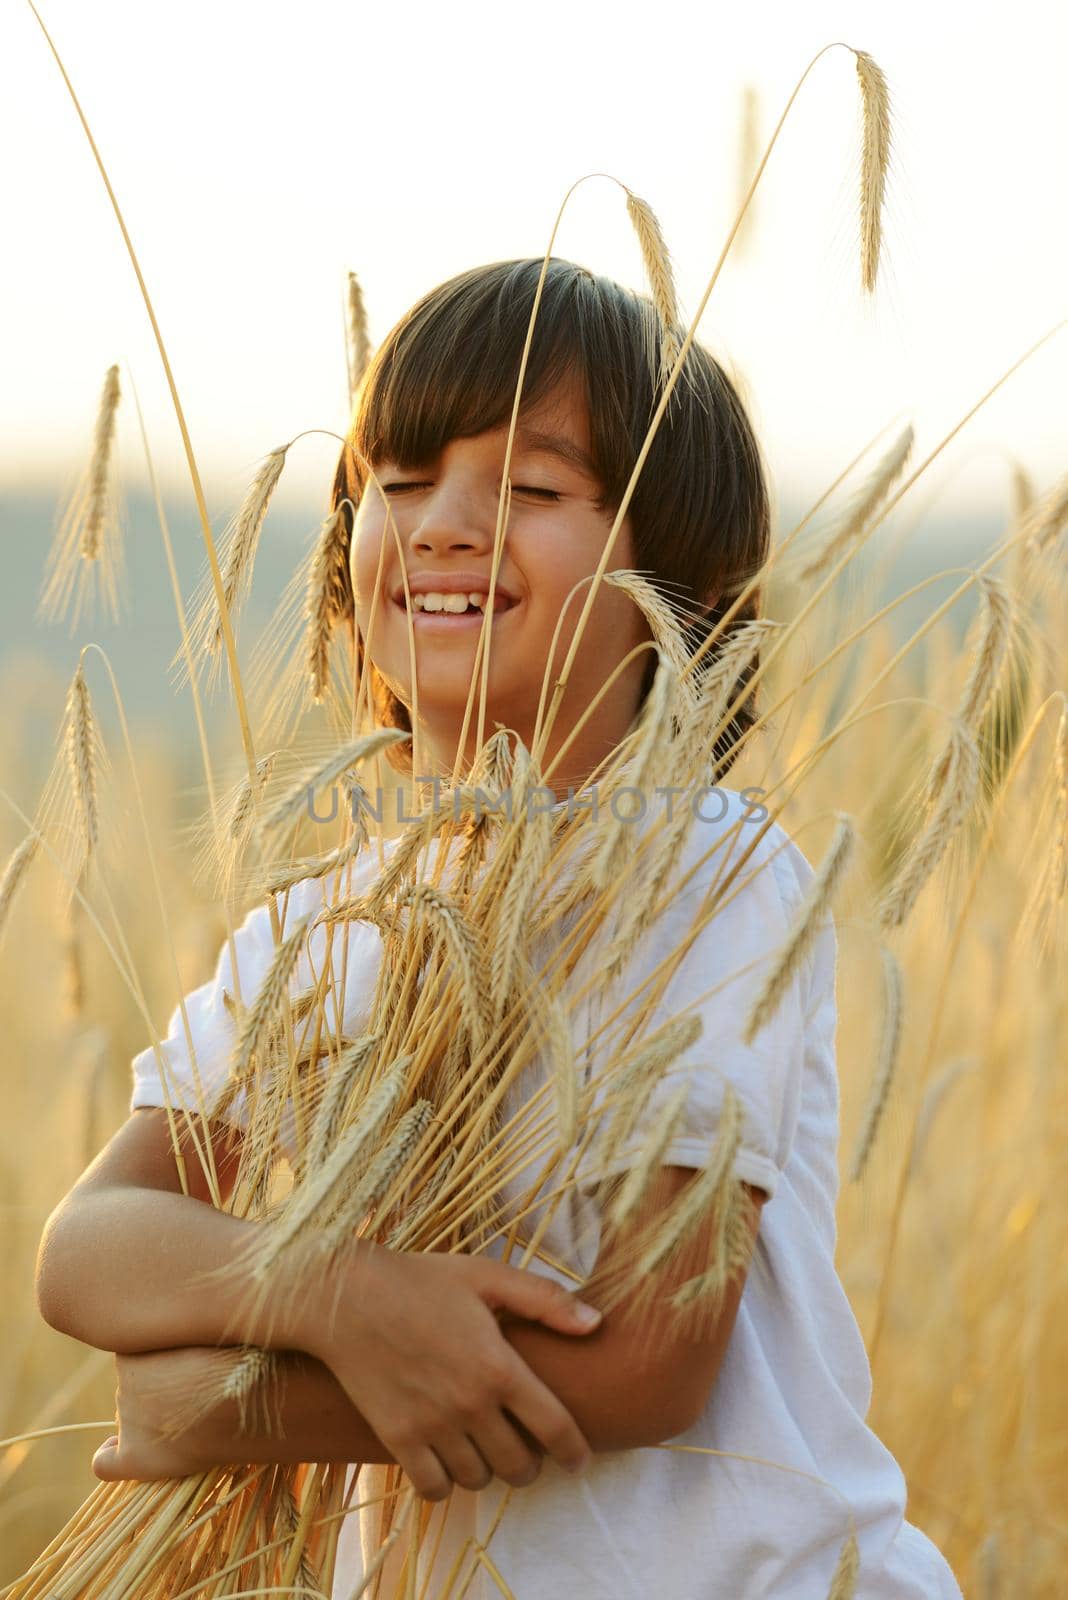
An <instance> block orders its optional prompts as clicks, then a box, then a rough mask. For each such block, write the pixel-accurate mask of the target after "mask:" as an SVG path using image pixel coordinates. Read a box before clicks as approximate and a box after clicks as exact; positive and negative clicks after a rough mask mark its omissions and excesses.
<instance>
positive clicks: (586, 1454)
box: [501, 1357, 593, 1472]
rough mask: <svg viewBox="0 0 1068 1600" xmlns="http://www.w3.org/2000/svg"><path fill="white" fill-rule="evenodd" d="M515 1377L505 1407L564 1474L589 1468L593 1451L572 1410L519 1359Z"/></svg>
mask: <svg viewBox="0 0 1068 1600" xmlns="http://www.w3.org/2000/svg"><path fill="white" fill-rule="evenodd" d="M514 1374H515V1375H514V1378H513V1380H512V1383H511V1384H510V1385H509V1388H508V1391H507V1392H506V1393H505V1394H504V1396H503V1397H502V1401H501V1403H502V1405H505V1406H507V1409H508V1410H509V1411H510V1412H512V1413H513V1414H514V1416H515V1418H516V1420H517V1422H520V1423H521V1424H522V1425H523V1427H525V1428H528V1429H529V1430H530V1432H531V1433H532V1434H533V1435H534V1438H535V1439H536V1440H537V1441H538V1443H539V1444H541V1445H542V1446H544V1448H545V1450H546V1451H547V1452H548V1454H549V1455H550V1456H552V1458H553V1460H554V1461H555V1462H556V1463H557V1465H558V1466H561V1467H563V1468H564V1470H565V1472H581V1471H582V1470H583V1468H584V1467H587V1466H588V1465H589V1463H590V1460H591V1459H592V1456H593V1452H592V1450H591V1449H590V1447H589V1444H588V1442H587V1440H586V1437H585V1435H584V1434H583V1432H582V1430H581V1428H580V1427H579V1425H578V1423H577V1422H576V1421H575V1419H574V1417H573V1416H572V1415H571V1413H570V1411H569V1410H568V1409H567V1407H566V1406H565V1405H564V1404H563V1403H562V1402H561V1401H560V1400H558V1399H557V1397H556V1395H555V1394H553V1392H552V1390H551V1389H550V1388H549V1386H548V1385H547V1384H544V1383H542V1381H541V1379H540V1378H538V1377H535V1375H534V1373H533V1372H532V1371H531V1369H530V1368H529V1367H528V1366H527V1364H526V1362H525V1361H522V1360H520V1359H519V1358H518V1357H517V1358H516V1365H515V1368H514Z"/></svg>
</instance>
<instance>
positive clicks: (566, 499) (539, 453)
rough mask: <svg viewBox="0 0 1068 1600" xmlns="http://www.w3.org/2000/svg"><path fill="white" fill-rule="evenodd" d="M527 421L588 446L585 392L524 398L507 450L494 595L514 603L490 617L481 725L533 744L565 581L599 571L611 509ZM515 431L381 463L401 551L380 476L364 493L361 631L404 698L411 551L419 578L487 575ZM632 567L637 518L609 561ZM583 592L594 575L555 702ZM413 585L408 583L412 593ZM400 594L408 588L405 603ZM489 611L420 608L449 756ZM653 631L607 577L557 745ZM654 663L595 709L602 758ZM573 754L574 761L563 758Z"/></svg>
mask: <svg viewBox="0 0 1068 1600" xmlns="http://www.w3.org/2000/svg"><path fill="white" fill-rule="evenodd" d="M524 430H540V431H542V432H545V433H551V434H554V435H557V436H558V437H559V438H561V439H563V440H564V441H566V443H567V445H569V446H570V447H573V448H576V449H577V450H578V451H581V452H583V453H584V454H588V453H589V447H590V438H589V420H588V415H587V408H586V404H585V398H584V395H583V394H582V391H581V389H579V388H578V387H577V386H571V385H569V386H566V387H565V386H561V387H559V388H558V389H556V390H554V391H553V392H552V394H551V395H550V396H549V397H548V398H547V399H546V400H545V401H543V402H542V403H541V404H540V405H539V406H538V407H536V408H534V407H531V408H530V409H529V410H526V409H524V410H523V411H522V412H521V413H520V417H519V422H518V424H517V429H516V438H515V441H514V444H513V449H512V458H511V463H510V473H509V475H510V477H511V481H512V501H511V514H510V518H509V524H508V527H507V529H506V530H505V534H504V539H503V545H502V550H501V559H500V564H499V567H498V570H497V592H498V595H500V594H501V592H502V591H503V593H504V594H505V595H507V596H510V597H512V601H513V603H512V604H511V605H510V606H508V608H507V609H506V610H497V611H496V612H495V615H494V617H493V620H492V630H491V640H490V670H489V685H488V702H487V709H486V723H485V732H486V734H487V735H488V734H489V733H491V732H492V731H493V723H494V722H501V723H503V724H505V725H506V726H507V727H510V728H514V729H515V730H516V731H517V732H518V733H519V734H520V736H521V737H522V738H523V739H524V742H527V743H529V741H530V739H531V737H532V735H533V729H534V722H535V718H536V714H537V708H538V697H539V692H540V688H541V680H542V673H543V671H544V670H545V665H546V662H547V660H548V658H549V654H550V650H551V648H552V639H553V630H554V628H555V627H556V625H557V622H558V619H559V618H560V616H561V613H562V611H563V608H564V606H565V603H566V602H567V598H568V592H569V590H570V589H571V588H572V586H573V585H574V584H575V583H576V582H577V581H578V580H579V579H581V578H584V577H589V576H590V575H591V574H592V573H593V572H594V571H595V570H596V568H597V564H598V562H599V560H600V558H601V554H602V552H603V550H604V547H605V543H606V540H607V536H608V532H609V529H610V528H611V525H612V519H611V517H610V516H609V515H608V514H607V513H604V512H601V511H599V510H598V509H597V506H596V505H595V503H594V502H595V500H596V498H597V496H598V494H599V492H601V486H600V484H599V483H598V482H597V481H596V479H595V478H594V477H593V476H592V475H591V473H592V469H591V471H587V470H585V469H584V468H583V467H582V466H581V464H580V463H578V462H575V461H568V460H563V459H561V458H560V457H559V456H557V455H554V454H552V453H549V452H548V451H546V449H545V446H544V443H542V445H541V447H540V448H538V447H535V443H534V441H533V440H531V439H530V437H529V433H525V431H524ZM507 439H508V428H507V425H506V424H505V425H503V426H501V427H500V428H496V429H493V430H491V431H489V432H487V433H482V434H478V435H476V436H475V437H472V438H457V439H452V440H450V441H449V442H448V443H447V444H446V446H445V447H444V449H443V450H442V452H441V455H440V457H439V459H438V460H437V461H428V462H424V463H422V464H421V465H420V466H419V468H418V469H415V470H411V471H402V470H401V469H399V468H398V467H397V466H396V464H395V463H392V462H390V461H389V460H387V459H384V460H382V461H381V462H380V463H378V464H377V465H376V467H375V472H376V474H377V476H378V480H379V482H380V483H381V485H382V494H384V495H385V496H386V498H387V499H388V500H389V502H390V506H391V509H392V512H393V517H394V519H395V521H396V525H397V532H398V536H399V541H400V551H399V552H398V549H397V541H396V540H395V539H394V537H393V535H392V533H391V532H390V531H389V529H388V528H387V526H386V516H385V507H384V504H383V499H382V494H380V493H379V492H378V490H377V489H376V488H375V487H374V485H373V484H372V483H370V482H368V486H367V489H366V491H365V493H364V495H363V499H362V500H361V502H360V505H359V508H358V511H357V515H356V522H355V528H354V533H353V540H352V553H351V572H352V586H353V594H354V596H355V601H356V623H357V626H358V627H359V630H360V634H361V637H362V638H363V639H364V640H365V641H368V652H369V654H370V657H371V659H372V661H373V662H374V664H375V666H376V667H377V668H378V670H379V672H381V673H382V674H383V676H384V677H385V678H386V680H387V681H388V683H389V684H390V686H391V687H392V688H393V690H394V692H395V693H397V694H398V695H399V696H400V698H401V699H402V700H403V701H404V702H405V704H406V705H408V706H409V707H410V706H411V703H412V694H411V681H410V678H411V675H410V670H409V651H408V623H407V617H406V615H405V602H404V590H403V581H402V566H401V561H402V557H403V564H404V569H405V570H406V572H407V576H408V582H409V586H410V587H411V586H412V585H413V580H415V579H416V578H417V577H418V576H422V577H424V578H425V577H428V576H429V577H430V578H431V579H434V578H445V577H448V576H449V575H459V574H461V573H462V574H474V575H476V576H480V577H481V578H483V579H484V580H485V585H484V586H488V581H489V576H490V571H491V568H492V564H493V536H494V530H495V527H496V521H497V502H498V497H499V495H500V491H501V471H502V467H503V465H504V452H505V445H506V443H507ZM383 541H385V552H384V555H383V558H382V575H381V582H380V589H379V598H378V606H377V611H376V615H375V622H374V633H373V637H369V628H370V615H371V601H372V596H373V593H374V585H375V578H376V574H377V572H378V564H379V554H380V551H381V548H382V544H383ZM633 564H634V549H633V541H632V530H631V524H630V517H629V515H628V516H627V517H625V518H624V520H623V523H622V525H621V527H620V529H619V531H618V533H617V535H616V538H615V541H614V543H613V546H612V551H611V554H610V555H609V558H608V562H607V567H606V570H608V571H611V570H612V569H613V568H615V567H631V566H633ZM588 592H589V585H588V584H586V585H584V586H582V587H581V588H580V589H579V590H578V591H577V592H576V594H575V595H574V596H573V597H572V599H571V602H570V605H569V606H568V609H567V614H566V617H565V618H564V621H563V622H562V624H561V629H560V639H559V641H558V644H557V648H556V653H555V655H554V657H553V667H554V671H553V679H552V680H551V681H550V683H549V688H548V691H547V694H546V705H548V702H549V698H550V697H551V691H552V682H553V681H554V680H555V677H556V676H557V675H558V673H559V670H560V668H561V667H562V665H563V662H564V659H565V656H566V652H567V649H568V646H569V644H570V642H571V638H572V635H573V632H574V627H575V624H576V622H577V620H578V617H579V613H580V611H581V609H582V606H583V604H584V601H585V598H586V595H587V594H588ZM414 594H415V588H414V587H413V601H414ZM395 595H399V601H400V603H399V604H398V603H397V602H396V600H395V599H394V596H395ZM502 604H503V601H502ZM481 621H482V614H481V612H479V611H472V612H471V613H470V614H469V615H468V616H467V617H463V618H459V619H457V618H455V617H451V616H448V615H446V614H442V613H438V614H437V615H434V614H424V613H422V612H420V611H418V610H416V611H414V612H413V627H414V632H415V659H416V672H417V680H418V689H419V718H420V722H421V724H423V726H424V727H425V729H426V730H427V732H428V733H429V735H430V737H431V741H432V743H439V742H440V744H441V745H442V747H444V745H445V744H446V743H447V742H448V739H449V736H450V734H451V737H452V746H451V749H450V751H449V756H450V759H451V755H452V754H453V753H454V751H455V740H456V738H457V737H458V735H459V730H460V725H461V722H462V718H463V712H464V706H465V704H466V702H467V695H468V689H469V686H470V682H471V675H472V669H473V666H474V661H475V650H476V646H477V643H478V635H479V629H480V626H481ZM649 637H650V635H649V632H648V629H647V628H646V626H645V622H644V618H643V617H642V616H641V613H640V612H639V611H638V610H637V608H636V607H635V606H634V604H633V602H632V601H630V600H628V599H627V597H626V596H625V595H624V594H623V593H622V592H621V591H620V590H618V589H616V588H614V587H613V586H612V585H609V584H605V583H602V584H601V585H600V586H599V588H598V591H597V595H596V598H595V600H594V603H593V607H592V610H591V612H590V616H589V618H588V620H587V623H586V626H585V628H584V630H583V637H582V642H581V645H580V647H579V650H578V654H577V656H576V658H575V662H574V664H573V667H572V670H571V673H570V675H569V686H568V690H567V693H566V694H565V696H564V699H563V701H562V703H561V706H560V710H559V712H558V714H557V719H556V723H555V724H554V735H553V738H552V740H551V743H550V746H549V748H550V750H552V749H553V748H554V747H555V746H556V744H557V743H558V731H559V730H562V729H563V728H569V727H570V726H571V725H572V724H573V722H574V721H575V720H577V717H578V716H579V715H580V714H581V712H582V711H583V710H584V709H585V707H586V706H587V705H588V704H589V702H590V700H591V699H592V697H593V695H594V694H595V692H596V691H597V690H598V689H599V688H600V687H601V685H602V684H603V683H604V682H605V680H606V679H607V677H608V675H609V673H610V672H611V670H612V668H613V667H614V666H615V665H616V664H617V662H619V661H621V660H622V659H623V657H624V656H625V655H626V654H627V652H628V651H629V650H631V649H632V648H633V646H634V645H635V644H637V643H638V642H639V641H641V640H642V639H648V638H649ZM647 660H648V654H647V652H642V654H641V655H640V656H639V657H638V658H637V659H636V660H635V661H634V662H633V663H631V665H630V667H629V668H628V669H627V671H626V672H625V673H624V674H621V675H620V679H619V680H618V683H617V685H616V686H615V687H614V688H613V690H612V691H611V693H610V695H608V696H606V703H605V705H604V707H603V709H602V710H601V711H599V712H598V714H597V718H596V732H595V735H594V737H593V739H592V740H585V741H584V747H585V750H586V753H590V752H591V751H592V753H593V754H594V756H595V758H596V759H599V758H600V755H601V754H603V753H604V750H603V749H602V748H601V745H602V743H603V742H604V741H607V742H608V743H609V744H611V743H614V742H616V741H617V740H618V739H619V738H621V737H622V735H623V734H624V733H625V732H626V730H627V728H628V726H629V725H630V721H631V719H632V718H633V715H634V712H635V709H636V707H637V701H638V693H639V690H640V683H641V678H642V674H643V672H644V670H645V667H646V664H647ZM480 671H481V669H480ZM477 696H478V689H477V687H476V690H475V698H474V700H473V708H472V714H471V724H470V729H469V738H470V734H471V733H473V731H474V729H475V726H476V723H477V707H478V699H477ZM592 731H593V730H592V729H591V732H592ZM576 742H577V741H576ZM564 762H565V764H568V763H567V757H566V756H565V758H564Z"/></svg>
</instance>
